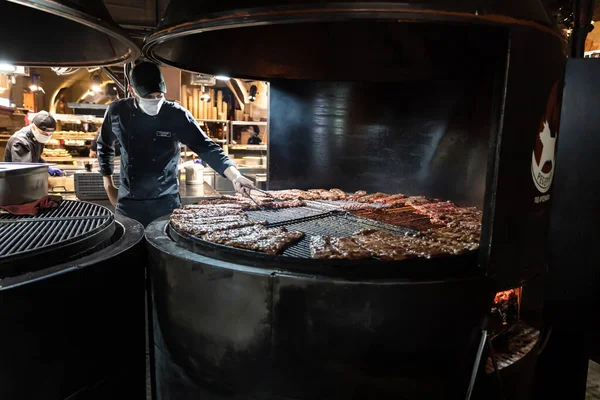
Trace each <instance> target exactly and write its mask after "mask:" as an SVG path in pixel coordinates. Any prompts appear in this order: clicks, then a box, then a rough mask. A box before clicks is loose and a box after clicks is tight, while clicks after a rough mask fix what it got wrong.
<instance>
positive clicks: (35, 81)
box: [29, 74, 46, 93]
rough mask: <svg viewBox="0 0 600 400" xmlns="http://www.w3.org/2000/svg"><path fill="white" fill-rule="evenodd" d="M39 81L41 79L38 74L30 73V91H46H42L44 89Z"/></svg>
mask: <svg viewBox="0 0 600 400" xmlns="http://www.w3.org/2000/svg"><path fill="white" fill-rule="evenodd" d="M41 81H42V80H41V78H40V76H39V75H38V74H31V84H30V85H29V90H31V91H32V92H42V93H46V92H44V89H42V83H41Z"/></svg>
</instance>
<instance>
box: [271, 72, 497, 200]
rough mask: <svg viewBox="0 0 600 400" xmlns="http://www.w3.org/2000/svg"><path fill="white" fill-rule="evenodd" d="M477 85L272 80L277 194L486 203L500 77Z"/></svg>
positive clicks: (486, 75) (473, 81)
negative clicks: (378, 194)
mask: <svg viewBox="0 0 600 400" xmlns="http://www.w3.org/2000/svg"><path fill="white" fill-rule="evenodd" d="M481 73H482V76H478V77H477V76H476V77H473V78H472V79H470V80H469V79H457V80H451V79H447V80H438V81H427V82H423V81H414V82H410V81H408V82H396V83H373V82H314V81H311V82H307V81H292V80H277V81H272V82H271V111H270V129H271V141H270V153H269V154H270V158H269V170H270V180H269V187H270V188H271V189H283V188H292V187H298V188H304V189H309V188H320V187H323V188H331V187H339V188H340V189H343V190H347V191H354V190H358V189H364V190H368V191H386V192H402V193H405V194H410V195H419V194H423V195H429V196H436V197H441V198H445V199H452V200H455V201H457V202H462V203H465V204H474V205H482V204H483V196H484V191H485V177H486V163H487V149H488V137H489V120H490V116H491V108H492V106H491V99H492V97H493V96H492V88H493V76H492V75H491V74H492V71H490V70H485V69H482V71H481Z"/></svg>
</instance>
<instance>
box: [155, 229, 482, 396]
mask: <svg viewBox="0 0 600 400" xmlns="http://www.w3.org/2000/svg"><path fill="white" fill-rule="evenodd" d="M166 225H167V220H166V219H159V220H157V221H155V222H153V223H152V224H151V225H149V226H148V227H147V229H146V238H147V241H148V251H149V258H150V262H151V280H152V296H153V302H154V312H155V318H154V339H155V351H156V374H157V387H158V398H159V399H166V398H169V395H170V393H178V394H180V395H181V396H182V397H181V399H192V398H195V397H194V396H196V397H197V396H200V395H206V396H209V398H214V399H218V398H225V397H228V396H231V398H248V397H251V398H257V399H263V398H264V399H270V398H273V397H277V396H280V397H277V398H302V399H309V398H324V397H328V396H329V397H331V396H336V394H337V395H339V394H340V393H342V392H345V393H347V394H348V395H349V396H348V397H343V396H342V397H339V398H352V396H360V393H363V392H365V391H366V392H372V391H375V392H376V393H379V394H381V395H385V396H392V395H396V396H398V395H404V394H406V393H410V394H411V396H412V397H410V398H413V399H429V398H431V396H432V395H435V394H438V395H442V396H445V395H447V394H448V393H452V394H456V393H459V392H460V391H461V390H462V389H464V387H462V386H461V385H462V383H463V381H462V380H460V378H464V376H466V375H467V374H468V373H467V372H466V371H468V370H469V368H470V365H469V362H470V358H469V354H470V352H469V350H470V349H471V347H470V346H471V345H473V342H472V341H471V334H472V333H473V331H475V330H477V328H478V326H479V322H480V318H481V316H482V315H483V313H484V309H485V307H486V304H487V301H488V300H489V299H488V298H487V296H488V293H489V287H488V286H487V285H486V282H485V280H484V279H483V276H480V277H471V278H465V279H449V280H446V281H435V280H426V279H422V280H402V279H387V280H377V279H373V280H371V279H366V278H364V279H360V278H357V279H355V280H351V279H345V278H341V277H340V278H332V277H326V276H321V275H318V274H310V275H305V274H299V273H293V272H287V271H285V269H284V268H264V267H262V266H261V265H260V263H257V264H254V265H252V264H241V263H232V262H225V261H221V260H217V259H214V258H209V257H206V256H204V255H202V254H198V253H194V252H191V251H189V250H186V249H183V248H181V247H179V246H177V244H176V243H175V242H174V241H172V240H171V239H170V238H169V236H168V234H167V232H166ZM182 371H185V373H182ZM307 382H310V384H307ZM426 382H429V383H428V384H425V383H426ZM430 382H436V383H437V386H436V385H433V386H432V385H431V384H430ZM455 385H456V386H455ZM340 391H341V392H340ZM236 396H237V397H236ZM442 398H443V397H442Z"/></svg>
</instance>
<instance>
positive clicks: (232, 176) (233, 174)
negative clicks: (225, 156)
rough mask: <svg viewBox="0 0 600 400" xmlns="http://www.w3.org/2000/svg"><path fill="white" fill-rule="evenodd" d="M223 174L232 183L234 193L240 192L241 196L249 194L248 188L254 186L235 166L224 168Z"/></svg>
mask: <svg viewBox="0 0 600 400" xmlns="http://www.w3.org/2000/svg"><path fill="white" fill-rule="evenodd" d="M225 176H226V177H227V179H229V180H230V181H231V182H232V183H233V188H234V189H235V192H236V193H240V194H241V195H243V196H249V195H250V190H251V189H252V188H253V187H254V183H253V182H252V181H251V180H250V179H248V178H246V177H245V176H244V175H242V174H241V173H240V171H238V170H237V168H236V167H229V168H227V169H226V170H225Z"/></svg>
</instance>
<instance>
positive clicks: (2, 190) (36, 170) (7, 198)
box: [0, 162, 48, 205]
mask: <svg viewBox="0 0 600 400" xmlns="http://www.w3.org/2000/svg"><path fill="white" fill-rule="evenodd" d="M47 194H48V166H47V165H46V164H35V163H15V162H0V205H7V204H25V203H29V202H32V201H35V200H37V199H39V198H40V197H43V196H46V195H47Z"/></svg>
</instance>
